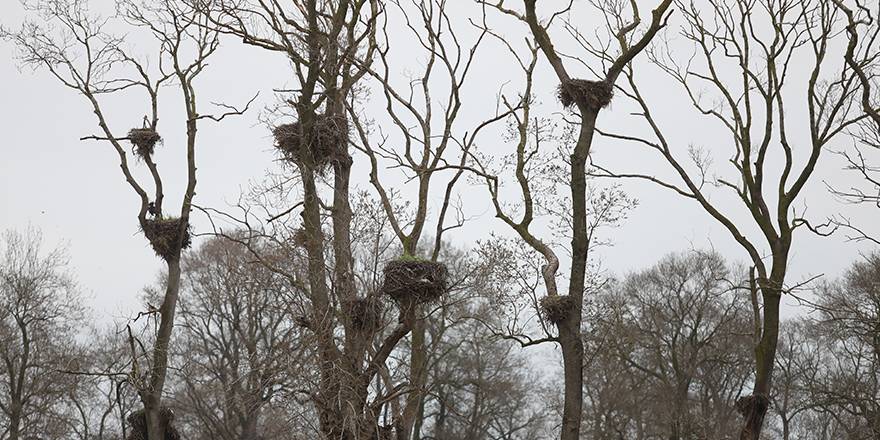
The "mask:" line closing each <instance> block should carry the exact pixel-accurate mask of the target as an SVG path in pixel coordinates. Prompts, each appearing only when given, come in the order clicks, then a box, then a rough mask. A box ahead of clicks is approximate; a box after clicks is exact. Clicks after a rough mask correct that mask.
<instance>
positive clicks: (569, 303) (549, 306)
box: [541, 295, 575, 324]
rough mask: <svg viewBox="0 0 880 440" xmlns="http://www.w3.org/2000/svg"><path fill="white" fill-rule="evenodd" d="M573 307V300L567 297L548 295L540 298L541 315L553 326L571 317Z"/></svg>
mask: <svg viewBox="0 0 880 440" xmlns="http://www.w3.org/2000/svg"><path fill="white" fill-rule="evenodd" d="M574 306H575V304H574V300H573V299H572V298H571V297H570V296H568V295H548V296H545V297H543V298H541V313H542V314H543V315H544V318H545V319H546V320H548V321H550V322H552V323H553V324H559V323H560V322H562V321H564V320H565V318H567V317H568V316H569V315H571V312H572V310H574Z"/></svg>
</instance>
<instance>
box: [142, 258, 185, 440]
mask: <svg viewBox="0 0 880 440" xmlns="http://www.w3.org/2000/svg"><path fill="white" fill-rule="evenodd" d="M167 264H168V278H167V282H166V286H165V298H164V299H163V300H162V306H161V307H159V331H158V332H157V333H156V342H155V343H154V345H153V363H152V365H151V367H150V389H149V390H146V391H144V392H143V394H142V395H141V401H142V402H143V404H144V415H145V416H146V419H147V436H148V438H147V440H164V437H165V432H164V431H165V427H164V426H163V424H162V420H161V417H160V415H159V411H160V408H161V402H162V390H163V389H164V387H165V379H166V376H167V373H168V346H169V342H170V341H171V331H172V329H173V327H174V313H175V311H176V310H177V298H178V295H179V293H180V258H179V257H178V258H174V259H171V260H168V261H167Z"/></svg>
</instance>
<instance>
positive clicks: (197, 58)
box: [0, 0, 242, 440]
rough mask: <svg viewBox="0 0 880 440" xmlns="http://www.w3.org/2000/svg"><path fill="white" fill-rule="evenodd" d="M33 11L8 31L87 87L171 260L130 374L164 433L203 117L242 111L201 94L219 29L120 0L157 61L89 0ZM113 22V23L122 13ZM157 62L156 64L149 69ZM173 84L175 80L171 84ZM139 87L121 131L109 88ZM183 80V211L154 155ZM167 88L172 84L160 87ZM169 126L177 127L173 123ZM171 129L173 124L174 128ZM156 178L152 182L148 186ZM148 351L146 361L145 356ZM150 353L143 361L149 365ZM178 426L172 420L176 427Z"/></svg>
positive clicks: (181, 5) (50, 66)
mask: <svg viewBox="0 0 880 440" xmlns="http://www.w3.org/2000/svg"><path fill="white" fill-rule="evenodd" d="M26 8H27V9H28V10H29V11H30V12H31V17H30V21H27V22H26V23H25V24H24V25H22V27H21V29H20V30H18V31H10V30H6V29H3V30H2V31H0V37H3V38H4V39H6V40H9V41H11V42H12V43H14V44H15V46H16V47H17V48H18V49H19V54H20V59H21V62H22V63H23V64H24V65H27V66H31V67H34V68H43V69H46V70H47V71H48V72H49V73H50V74H51V75H52V76H53V77H54V78H55V79H56V80H57V81H58V82H59V83H60V84H61V85H63V86H65V87H66V88H69V89H72V90H73V91H75V92H77V93H78V94H79V95H81V96H82V97H83V98H84V99H85V101H86V102H87V103H88V108H89V110H90V111H91V112H93V113H94V114H95V117H96V119H97V123H98V127H99V133H98V134H95V135H92V136H86V137H83V138H82V139H83V140H96V141H101V142H106V143H108V144H110V146H111V147H112V149H113V151H115V152H116V155H117V156H118V163H119V167H120V169H121V171H122V176H123V177H124V179H125V181H126V183H127V184H128V186H129V187H130V188H131V190H132V191H133V192H134V193H135V195H136V196H137V200H138V201H139V205H138V211H137V221H138V224H139V226H140V229H141V231H142V232H143V234H144V236H145V237H146V239H147V241H148V242H149V243H150V245H151V246H152V248H153V250H154V251H155V252H156V254H157V255H158V256H159V257H160V258H161V259H162V260H163V262H164V263H165V265H166V266H167V271H166V279H165V282H164V288H165V292H164V295H163V297H162V300H161V304H160V305H159V307H158V310H157V311H156V312H157V314H158V328H157V330H156V334H155V338H154V343H153V346H152V349H151V350H150V351H149V353H143V356H141V354H139V353H132V356H134V358H135V359H136V360H135V362H134V363H133V371H132V375H133V380H132V383H133V384H134V385H135V386H136V387H137V388H138V392H139V394H140V398H141V401H142V403H143V405H144V413H143V414H141V415H140V416H137V415H136V416H134V418H137V417H142V418H144V420H145V423H140V424H139V425H138V426H141V428H142V429H145V430H146V432H145V433H144V435H148V439H149V440H161V439H162V438H163V436H164V431H165V429H166V426H165V425H168V420H167V417H164V416H162V415H160V412H161V411H160V410H161V405H162V393H163V390H164V388H165V382H166V380H167V376H168V353H169V342H170V341H171V333H172V328H173V326H174V316H175V312H176V308H177V299H178V295H179V291H180V256H181V251H182V250H183V249H185V248H187V247H188V246H189V245H190V242H191V237H190V212H191V211H192V202H193V197H194V196H195V190H196V144H197V132H198V127H199V124H200V122H201V121H203V120H205V119H213V120H215V121H218V120H221V119H223V118H224V117H226V116H230V115H233V114H240V113H241V112H242V111H240V110H237V109H234V108H231V107H228V106H225V107H224V113H223V114H219V115H212V114H202V113H201V110H200V106H199V103H200V101H199V99H198V97H197V94H196V86H195V82H196V79H197V78H199V77H200V76H201V74H202V73H203V72H204V69H205V67H206V61H207V60H208V58H209V57H210V56H211V55H213V54H214V53H215V52H216V50H217V48H218V46H219V39H218V34H217V32H214V31H211V30H208V28H207V27H205V24H206V19H205V17H206V16H205V14H204V10H203V9H201V8H195V7H192V6H190V5H188V4H186V3H185V2H183V1H178V0H160V1H158V2H149V3H144V2H139V1H137V0H120V1H118V2H117V10H118V17H117V18H118V19H119V21H120V22H122V24H125V25H128V26H129V30H134V29H140V30H143V31H144V32H145V33H146V34H147V35H148V36H149V37H150V38H151V39H152V40H151V41H152V43H153V44H154V48H155V50H156V53H155V54H154V56H153V58H152V61H153V62H152V63H147V62H143V61H140V58H139V57H137V56H135V55H133V54H131V53H129V52H127V50H126V49H125V45H124V44H123V41H124V39H123V37H119V36H114V35H112V34H110V33H108V31H107V29H108V28H109V26H110V25H109V23H110V21H108V20H107V19H104V18H101V17H98V16H96V15H93V14H91V13H90V12H89V10H88V4H87V2H86V1H85V0H49V1H41V2H34V3H26ZM114 24H115V23H114ZM151 67H152V69H151ZM168 86H171V87H173V88H170V87H168ZM135 90H137V91H140V92H141V93H142V94H141V96H140V97H137V98H131V99H132V101H133V102H139V103H141V105H143V109H144V110H145V112H146V116H144V119H143V124H142V125H141V126H137V125H136V124H137V122H135V121H129V122H128V123H127V124H126V125H128V126H129V127H131V126H134V127H135V128H131V129H130V130H129V131H127V132H126V131H124V130H123V131H121V130H120V129H119V125H120V124H125V123H124V122H121V121H115V120H111V119H110V117H111V116H112V115H113V112H112V111H111V110H110V107H111V104H109V103H108V102H109V101H111V99H110V98H111V96H117V95H126V96H127V92H130V91H135ZM166 90H169V91H171V90H176V92H177V93H179V94H180V101H179V105H180V107H181V108H182V109H183V112H182V114H183V117H182V119H181V120H180V121H179V122H180V125H179V126H177V127H173V129H180V130H182V132H183V139H184V140H183V142H182V146H181V148H180V150H179V152H180V154H181V156H182V157H183V159H184V161H185V163H186V170H187V171H186V177H187V178H186V185H185V186H184V188H183V191H182V201H181V204H180V207H179V208H178V213H177V214H176V215H171V216H169V215H166V213H167V212H168V211H169V210H167V209H165V208H166V206H165V188H164V186H163V179H162V175H161V174H160V172H159V168H158V164H157V163H156V161H155V160H154V152H155V148H156V146H157V143H158V142H159V141H160V140H161V136H160V135H159V131H158V130H159V112H158V109H159V97H160V92H164V91H166ZM161 95H162V96H164V95H165V93H161ZM169 131H170V130H169ZM166 133H167V132H166ZM126 142H130V143H131V154H132V155H133V156H134V157H135V159H136V161H135V163H136V164H142V165H144V166H146V168H147V169H148V171H149V178H148V179H146V183H145V182H143V180H144V179H140V178H138V177H136V176H135V173H134V166H133V165H134V164H132V162H131V160H130V159H131V157H132V156H131V155H129V148H128V146H127V145H126ZM145 185H149V186H152V188H149V186H145ZM142 361H145V362H142ZM141 363H144V365H141ZM168 429H172V428H168Z"/></svg>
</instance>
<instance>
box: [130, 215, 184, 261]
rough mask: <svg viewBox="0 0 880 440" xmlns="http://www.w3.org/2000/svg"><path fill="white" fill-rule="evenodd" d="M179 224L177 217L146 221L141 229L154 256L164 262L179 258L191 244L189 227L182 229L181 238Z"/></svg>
mask: <svg viewBox="0 0 880 440" xmlns="http://www.w3.org/2000/svg"><path fill="white" fill-rule="evenodd" d="M180 222H181V219H180V218H178V217H169V218H157V219H147V220H145V221H144V224H143V225H142V227H141V229H142V230H143V231H144V236H146V237H147V240H149V242H150V245H151V246H152V247H153V250H154V251H156V255H158V256H160V257H162V258H163V259H165V260H166V261H168V260H171V259H173V258H175V257H177V256H179V254H180V251H181V250H183V249H186V248H188V247H189V245H190V244H192V237H191V236H190V233H189V225H187V226H186V227H185V228H184V229H183V236H181V228H180V226H181V225H180Z"/></svg>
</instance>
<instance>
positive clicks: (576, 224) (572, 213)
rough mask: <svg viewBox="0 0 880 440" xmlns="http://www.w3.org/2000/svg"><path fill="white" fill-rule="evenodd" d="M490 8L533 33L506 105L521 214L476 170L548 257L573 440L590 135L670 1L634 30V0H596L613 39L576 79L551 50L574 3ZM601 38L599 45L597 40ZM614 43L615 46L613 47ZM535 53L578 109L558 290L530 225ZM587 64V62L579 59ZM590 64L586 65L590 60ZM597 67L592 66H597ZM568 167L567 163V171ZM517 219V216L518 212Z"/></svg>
mask: <svg viewBox="0 0 880 440" xmlns="http://www.w3.org/2000/svg"><path fill="white" fill-rule="evenodd" d="M480 3H482V4H484V5H486V6H487V7H490V8H494V9H495V10H497V11H500V12H501V13H502V14H504V15H507V16H510V17H514V18H515V19H517V20H518V21H520V22H522V23H524V24H526V25H527V26H528V29H529V31H530V33H531V43H530V47H529V52H531V55H532V56H531V57H525V56H520V55H517V54H516V52H517V50H516V49H514V48H513V46H510V45H508V48H509V49H510V50H511V52H514V54H513V55H514V58H515V59H516V60H517V61H518V63H519V65H520V67H521V68H522V70H523V71H524V74H525V76H526V85H525V89H524V90H523V92H522V95H521V98H520V100H519V101H518V104H517V105H514V106H510V105H508V108H509V109H510V110H515V109H517V108H519V109H520V110H518V111H517V115H516V116H515V117H514V119H515V126H516V128H515V133H517V136H516V137H517V138H516V139H515V142H517V145H518V146H517V150H516V161H515V169H516V181H517V182H518V185H519V187H520V189H521V192H522V194H521V197H522V199H521V203H522V209H521V212H520V213H519V214H517V213H512V212H509V211H507V210H506V209H504V208H503V207H502V203H501V202H500V201H499V199H498V179H497V177H496V176H495V175H494V174H491V173H488V172H487V170H485V169H480V168H483V167H478V170H477V174H478V175H482V176H483V177H484V178H485V179H486V182H487V184H488V186H489V187H490V193H491V194H492V199H493V203H494V206H495V211H496V216H497V217H499V218H500V219H501V220H502V221H504V223H506V224H507V225H508V226H509V227H510V228H511V229H513V231H514V232H516V233H517V235H518V236H519V237H520V238H521V239H522V241H523V242H525V243H526V244H527V245H528V246H529V247H530V248H532V249H534V251H535V252H537V253H538V254H540V255H541V256H542V257H543V258H544V259H545V264H544V265H543V269H542V271H543V280H544V290H545V292H546V295H547V299H546V300H545V301H544V303H545V305H546V306H547V307H545V308H546V309H555V310H559V311H561V312H563V313H560V314H558V316H557V317H556V318H554V319H552V320H551V322H552V324H554V325H555V326H556V330H557V335H556V336H552V337H548V338H545V339H544V341H553V342H557V343H559V345H560V347H561V348H562V356H563V370H564V376H565V381H564V392H565V398H564V411H563V417H562V429H561V434H560V438H561V439H562V440H574V439H577V438H579V432H580V426H581V417H582V409H583V360H584V347H583V342H582V340H581V326H582V323H583V301H584V294H585V292H586V290H587V289H588V287H589V286H588V275H587V266H588V254H589V249H590V244H591V233H590V232H591V225H593V224H598V223H601V221H598V222H594V221H591V220H590V219H589V218H588V216H589V211H590V207H591V202H590V201H589V200H588V197H589V196H590V191H589V190H588V185H587V163H588V160H589V157H590V150H591V147H592V145H593V136H594V134H595V132H596V120H597V118H598V115H599V113H600V112H601V111H602V109H603V108H604V107H606V106H607V105H608V104H609V103H610V101H611V97H612V95H613V88H614V85H615V82H616V81H617V78H618V77H619V76H620V74H621V73H622V72H623V70H624V68H625V66H627V65H628V64H629V63H630V62H631V61H632V60H633V59H634V58H635V57H636V56H637V55H638V54H639V53H640V52H641V51H642V50H643V49H644V48H645V47H646V46H647V45H648V43H649V42H650V41H651V40H652V39H653V38H654V36H655V35H656V34H657V32H658V31H659V30H660V29H661V28H662V27H663V26H664V25H665V22H666V18H667V12H668V10H669V8H670V6H671V4H672V1H671V0H664V1H662V2H660V3H659V5H658V6H657V8H656V9H654V10H653V11H652V13H651V21H650V23H648V26H647V27H645V29H644V30H643V32H642V34H641V35H637V31H638V30H639V29H640V28H641V27H642V26H641V24H642V16H641V14H640V12H639V8H638V6H637V5H636V3H635V2H632V3H631V4H629V5H624V4H623V2H594V3H593V4H592V5H593V6H595V7H596V9H597V10H599V11H600V13H602V14H604V15H605V17H606V19H607V24H608V27H607V29H606V30H607V32H608V34H609V35H608V36H609V37H610V40H611V41H612V42H613V43H611V44H608V45H605V46H603V49H604V50H596V47H595V46H591V45H589V44H583V48H584V49H585V52H586V54H587V56H589V57H595V61H597V62H598V63H600V64H601V72H597V73H596V74H597V76H599V78H598V80H597V81H591V80H582V79H575V78H573V74H572V70H570V69H571V67H570V66H567V65H566V62H565V60H564V58H563V57H564V56H566V55H561V54H560V53H559V52H558V50H557V49H556V48H555V46H554V44H553V41H554V38H553V37H551V33H552V32H553V29H552V28H553V25H554V22H558V21H559V20H561V19H562V18H563V17H566V16H567V14H569V13H570V12H571V11H572V4H573V2H569V3H568V4H567V5H565V4H564V5H563V6H562V7H561V8H560V9H558V10H554V11H550V13H548V14H547V16H548V17H549V18H548V19H545V20H542V18H541V17H539V15H538V11H537V6H536V4H537V1H536V0H524V2H523V4H524V10H523V11H519V10H516V9H514V8H512V7H511V6H510V2H504V1H498V2H488V1H486V2H480ZM566 29H567V30H568V31H569V33H570V35H573V36H574V37H575V40H577V41H578V42H583V41H584V40H581V39H579V38H578V36H579V31H578V30H577V26H576V25H575V24H574V20H573V19H572V21H568V22H567V23H566ZM601 45H602V44H601V43H600V46H601ZM612 45H613V46H614V47H615V48H614V49H612V48H611V46H612ZM539 51H540V53H542V54H543V55H544V57H545V58H546V59H547V61H548V62H549V63H550V66H551V67H552V68H553V71H554V73H555V74H556V77H557V79H558V81H559V82H560V86H559V96H560V100H561V101H562V103H563V104H564V105H565V106H569V107H571V108H572V109H573V110H574V111H575V115H576V117H577V118H578V120H577V121H576V122H575V123H574V124H573V125H574V126H575V127H576V129H575V130H576V132H577V134H576V135H575V136H574V140H573V141H572V142H571V145H570V147H569V149H566V150H564V152H561V153H562V154H565V155H567V157H565V158H564V163H565V164H566V165H565V166H564V167H561V168H559V169H558V171H562V170H565V171H564V173H565V174H564V175H565V176H566V178H567V179H568V180H567V181H566V182H564V184H565V185H566V186H567V187H568V189H569V191H570V197H569V198H568V203H569V206H565V207H564V208H562V209H560V210H559V211H560V212H562V213H565V218H566V221H565V222H566V223H567V225H566V228H567V229H568V232H567V233H566V235H567V236H568V237H569V238H570V239H571V246H570V248H569V249H568V250H567V251H568V252H570V255H571V267H570V271H569V274H568V282H569V286H568V290H567V293H566V294H561V293H560V292H559V289H558V288H557V280H556V278H557V275H558V274H557V272H558V271H559V264H560V262H559V257H558V256H557V251H555V250H554V246H552V245H551V244H550V243H548V241H547V240H546V239H543V240H542V239H541V238H540V237H539V234H538V233H536V231H535V230H534V228H533V226H532V222H533V220H534V219H535V206H536V205H538V204H540V203H541V202H540V201H536V198H539V195H538V193H537V192H536V188H534V187H533V185H534V183H533V182H531V181H530V179H529V177H527V175H526V173H525V172H524V171H525V170H526V169H527V168H528V163H529V161H530V160H532V158H533V155H532V154H530V153H528V152H527V150H528V149H530V148H535V146H534V145H532V146H531V147H530V146H529V142H530V138H531V137H532V136H534V137H535V139H536V140H537V141H538V143H540V141H542V139H541V137H542V135H541V132H542V131H546V127H541V126H536V125H539V124H536V121H534V120H533V117H534V116H533V115H532V114H531V106H532V105H531V104H532V103H531V101H532V99H533V97H532V93H533V91H532V79H531V77H532V75H533V72H534V69H535V65H536V63H537V53H538V52H539ZM583 64H584V65H586V63H583ZM588 68H590V67H589V66H588ZM590 70H592V68H590ZM594 72H595V71H594ZM566 168H567V169H566ZM517 215H519V216H520V218H519V219H517V218H516V216H517Z"/></svg>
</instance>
